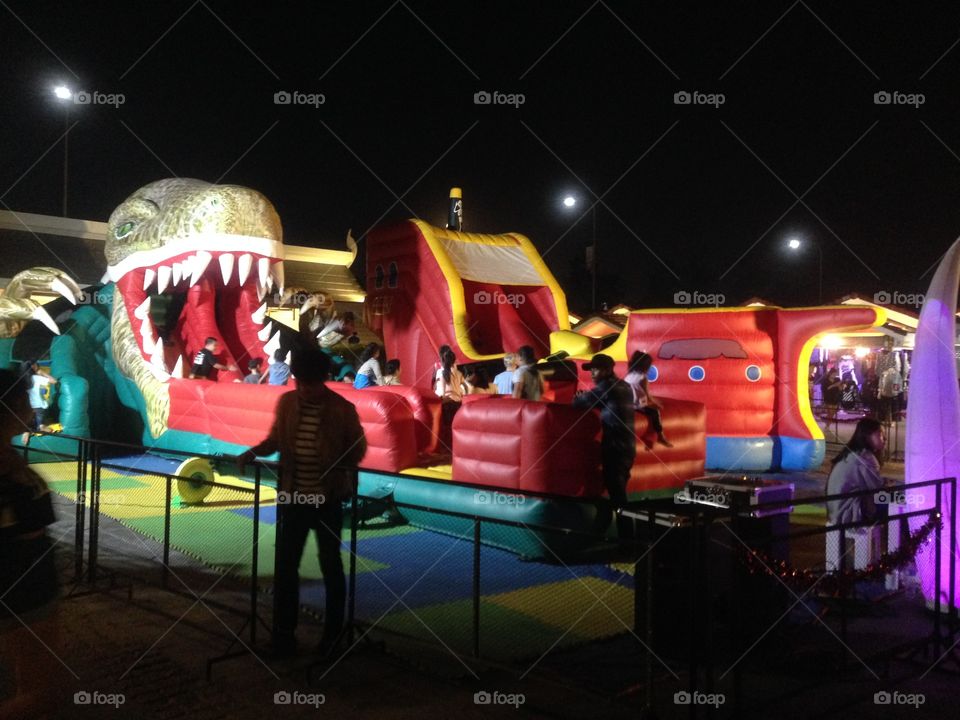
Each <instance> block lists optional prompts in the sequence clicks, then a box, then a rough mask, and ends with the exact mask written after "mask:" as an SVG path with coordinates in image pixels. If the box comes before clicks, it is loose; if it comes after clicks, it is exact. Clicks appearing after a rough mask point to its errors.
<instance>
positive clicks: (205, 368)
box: [190, 337, 239, 380]
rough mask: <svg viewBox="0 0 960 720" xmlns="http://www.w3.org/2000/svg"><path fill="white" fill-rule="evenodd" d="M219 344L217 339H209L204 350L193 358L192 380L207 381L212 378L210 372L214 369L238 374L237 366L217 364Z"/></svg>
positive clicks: (204, 345)
mask: <svg viewBox="0 0 960 720" xmlns="http://www.w3.org/2000/svg"><path fill="white" fill-rule="evenodd" d="M217 344H218V343H217V339H216V338H215V337H208V338H207V340H206V342H204V344H203V348H201V349H200V351H199V352H198V353H197V354H196V356H195V357H194V358H193V366H192V367H191V368H190V379H191V380H195V379H197V378H201V379H203V380H206V379H207V378H209V377H210V371H211V370H213V369H214V368H215V369H217V370H229V371H231V372H236V371H237V370H238V369H239V368H238V367H237V366H236V365H223V364H222V363H218V362H217V357H216V355H217Z"/></svg>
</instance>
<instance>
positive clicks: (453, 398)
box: [434, 349, 467, 403]
mask: <svg viewBox="0 0 960 720" xmlns="http://www.w3.org/2000/svg"><path fill="white" fill-rule="evenodd" d="M441 361H442V367H441V368H440V369H439V370H437V375H436V378H435V379H434V387H435V388H436V393H437V396H438V397H440V398H441V399H442V400H443V401H444V402H451V403H460V402H461V401H462V400H463V396H464V395H465V394H466V393H467V383H466V381H465V380H464V379H463V373H461V372H460V370H459V369H458V368H457V365H456V362H457V356H456V355H454V354H453V351H452V350H449V349H448V350H445V351H444V353H443V355H442V356H441Z"/></svg>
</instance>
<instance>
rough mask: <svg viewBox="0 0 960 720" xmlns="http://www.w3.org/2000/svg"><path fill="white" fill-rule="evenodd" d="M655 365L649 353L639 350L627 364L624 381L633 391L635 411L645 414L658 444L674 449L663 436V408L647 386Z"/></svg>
mask: <svg viewBox="0 0 960 720" xmlns="http://www.w3.org/2000/svg"><path fill="white" fill-rule="evenodd" d="M652 364H653V358H652V357H650V356H649V355H648V354H647V353H645V352H641V351H640V350H637V351H636V352H634V353H633V355H631V356H630V362H629V363H628V364H627V374H626V376H625V377H624V378H623V381H624V382H625V383H626V384H627V385H629V386H630V389H631V390H632V391H633V409H634V411H635V412H640V413H643V414H644V415H646V416H647V420H649V422H650V427H651V428H652V429H653V431H654V432H655V433H656V434H657V442H658V443H660V444H661V445H664V446H666V447H673V443H671V442H669V441H668V440H667V438H666V437H665V436H664V434H663V423H662V422H661V420H660V410H661V409H662V408H663V406H662V405H661V404H660V403H659V402H658V401H657V399H656V398H654V397H653V396H652V395H651V394H650V390H649V387H648V384H647V372H649V370H650V366H651V365H652Z"/></svg>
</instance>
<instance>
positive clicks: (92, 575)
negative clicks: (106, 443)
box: [87, 444, 100, 584]
mask: <svg viewBox="0 0 960 720" xmlns="http://www.w3.org/2000/svg"><path fill="white" fill-rule="evenodd" d="M91 455H92V459H91V468H90V470H91V473H90V475H91V477H90V531H89V532H90V541H89V543H88V545H87V581H88V582H89V583H90V584H96V582H97V540H98V536H99V534H100V446H99V445H97V444H93V452H92V453H91Z"/></svg>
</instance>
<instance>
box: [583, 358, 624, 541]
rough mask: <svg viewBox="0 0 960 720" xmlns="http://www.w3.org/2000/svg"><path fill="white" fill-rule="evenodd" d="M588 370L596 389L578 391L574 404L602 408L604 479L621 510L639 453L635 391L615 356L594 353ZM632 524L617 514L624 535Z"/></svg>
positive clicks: (584, 366) (610, 494) (588, 407)
mask: <svg viewBox="0 0 960 720" xmlns="http://www.w3.org/2000/svg"><path fill="white" fill-rule="evenodd" d="M583 369H584V370H589V371H590V376H591V378H592V379H593V389H592V390H587V391H582V392H579V393H577V395H576V397H574V398H573V406H574V407H575V408H579V409H582V410H592V409H596V410H599V411H600V424H601V426H602V427H603V436H602V438H601V441H600V454H601V460H602V463H603V482H604V485H606V487H607V494H608V495H609V496H610V502H611V503H613V506H614V507H615V508H617V509H618V510H619V509H620V508H622V507H623V506H624V505H626V504H627V481H628V480H629V479H630V468H632V467H633V461H634V458H636V455H637V436H636V434H635V433H634V430H633V391H632V390H631V389H630V386H629V385H627V384H626V383H625V382H623V380H621V379H620V378H618V377H617V376H616V374H615V373H614V371H613V358H612V357H610V356H609V355H604V354H602V353H601V354H598V355H594V356H593V359H592V360H590V362H588V363H584V365H583ZM628 530H629V526H628V525H627V523H626V522H624V521H622V519H621V517H620V515H619V514H618V515H617V531H618V533H619V535H620V536H621V537H625V536H626V535H627V534H628Z"/></svg>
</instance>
